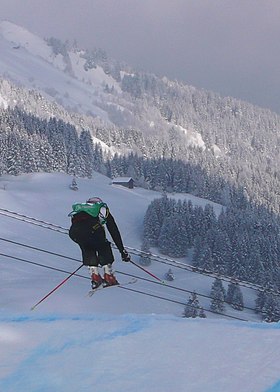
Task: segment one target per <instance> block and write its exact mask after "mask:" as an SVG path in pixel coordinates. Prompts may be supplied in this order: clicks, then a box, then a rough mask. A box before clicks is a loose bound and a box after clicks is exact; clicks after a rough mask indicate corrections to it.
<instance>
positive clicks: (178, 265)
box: [0, 208, 280, 321]
mask: <svg viewBox="0 0 280 392" xmlns="http://www.w3.org/2000/svg"><path fill="white" fill-rule="evenodd" d="M0 214H2V215H5V216H7V217H10V218H14V219H20V220H23V221H24V222H26V223H31V224H35V225H40V226H42V227H43V228H49V229H51V230H54V231H59V232H60V233H63V234H68V229H66V228H63V227H62V226H59V225H55V224H53V223H50V222H45V221H43V220H39V219H36V218H32V217H29V216H27V215H23V214H19V213H17V212H14V211H10V210H7V209H2V208H0ZM0 240H2V241H6V242H10V243H12V244H15V245H20V246H24V247H27V248H30V249H33V250H37V251H41V252H45V253H48V254H51V255H55V256H58V257H63V258H66V259H69V260H73V261H78V262H80V260H78V259H75V258H72V257H70V256H64V255H61V254H58V253H55V252H51V251H48V250H43V249H40V248H38V247H33V246H30V245H26V244H22V243H19V242H17V241H12V240H9V239H5V238H0ZM112 245H113V246H114V244H112ZM127 249H130V252H131V253H132V254H136V255H137V256H140V255H142V254H144V255H145V256H149V257H151V258H152V259H153V260H155V261H158V262H162V263H164V264H168V265H172V266H173V267H176V268H181V269H186V270H188V271H190V272H197V273H199V274H203V272H204V273H205V272H206V275H207V272H208V273H210V274H211V276H210V275H208V276H210V277H212V278H213V277H217V278H219V279H221V280H225V281H227V282H230V281H232V278H230V277H225V276H223V275H219V274H215V273H211V272H210V271H205V270H203V272H202V271H199V270H200V269H199V268H196V267H193V266H191V265H188V264H183V263H180V262H177V261H175V260H172V259H168V258H165V257H162V256H159V255H153V254H151V253H149V252H143V251H140V250H138V249H135V248H129V247H127ZM1 255H3V256H4V254H1ZM174 263H175V264H174ZM34 264H35V263H34ZM61 272H62V271H61ZM117 272H118V273H122V272H120V271H117ZM123 274H124V273H123ZM213 275H215V276H213ZM131 276H133V275H131ZM140 279H143V280H147V281H150V280H148V279H145V278H140ZM235 281H237V282H238V283H241V284H240V285H242V283H245V284H247V283H248V285H249V286H245V287H247V288H249V289H253V290H258V291H261V292H264V291H268V292H271V293H272V294H274V295H280V292H275V291H274V290H265V289H264V288H263V287H261V286H258V285H254V284H252V285H253V286H257V287H251V283H249V282H240V281H239V280H237V279H236V280H235ZM150 282H152V283H157V284H161V283H158V282H155V281H150ZM165 286H166V287H170V288H172V289H175V290H176V289H177V290H181V291H185V292H188V293H192V292H193V291H190V290H186V289H182V288H178V287H174V286H171V285H166V284H165ZM196 294H197V295H198V296H202V297H206V298H210V299H211V297H209V296H206V295H204V294H200V293H196ZM212 299H213V298H212ZM224 302H226V301H224ZM226 303H227V302H226ZM182 304H184V305H186V304H185V303H182ZM244 308H245V309H248V310H253V311H254V310H255V309H253V308H250V307H246V306H244ZM205 310H206V311H209V310H207V309H205ZM213 313H215V312H213ZM260 313H261V312H260ZM226 316H228V315H226ZM244 321H245V320H244Z"/></svg>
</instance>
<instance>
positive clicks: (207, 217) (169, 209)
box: [143, 196, 280, 289]
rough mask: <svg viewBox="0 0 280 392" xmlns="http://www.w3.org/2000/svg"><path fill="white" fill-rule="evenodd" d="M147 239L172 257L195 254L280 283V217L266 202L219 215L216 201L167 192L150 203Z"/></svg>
mask: <svg viewBox="0 0 280 392" xmlns="http://www.w3.org/2000/svg"><path fill="white" fill-rule="evenodd" d="M171 238H172V241H171V240H170V239H171ZM143 242H144V243H145V244H146V248H147V247H148V246H149V247H150V246H156V247H158V248H159V250H160V251H161V253H163V254H165V255H168V256H171V257H186V256H188V255H192V257H191V260H192V264H193V265H194V266H197V267H200V268H202V269H206V270H208V271H214V272H217V273H220V274H224V275H228V276H231V277H233V278H237V279H241V280H246V281H249V282H252V283H257V284H260V285H261V286H266V285H267V284H270V285H273V287H274V288H275V289H278V288H279V286H280V265H279V263H280V221H279V217H276V216H275V215H274V214H272V213H270V212H268V211H267V210H266V209H264V208H262V207H252V206H251V205H250V204H249V203H247V205H246V206H244V208H243V209H237V208H233V207H228V208H225V209H224V210H222V212H221V213H220V214H219V215H218V216H217V215H216V214H215V212H214V210H213V207H212V206H211V205H210V204H207V205H206V206H205V207H204V208H202V207H198V206H193V204H192V202H191V201H188V202H187V201H184V202H182V201H180V200H179V201H175V200H174V199H169V198H167V197H166V196H163V197H162V198H160V199H155V200H154V201H152V202H151V204H150V205H149V207H148V209H147V212H146V215H145V218H144V231H143Z"/></svg>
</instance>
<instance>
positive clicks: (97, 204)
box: [69, 197, 130, 289]
mask: <svg viewBox="0 0 280 392" xmlns="http://www.w3.org/2000/svg"><path fill="white" fill-rule="evenodd" d="M72 210H73V211H72V212H70V214H69V216H71V223H72V224H71V227H70V230H69V237H70V238H71V239H72V240H73V241H74V242H76V243H77V244H78V245H79V246H80V248H81V251H82V261H83V264H84V265H86V266H88V268H89V272H90V276H91V285H92V288H93V289H95V288H97V287H99V286H100V285H103V286H104V287H106V286H113V285H117V284H119V283H118V281H117V279H116V277H115V275H114V273H113V270H112V264H113V262H114V256H113V252H112V248H111V243H110V242H109V241H108V240H107V238H106V233H105V228H104V225H106V227H107V229H108V231H109V233H110V235H111V237H112V240H113V241H114V243H115V245H116V246H117V248H118V250H119V252H120V254H121V257H122V260H123V261H130V255H129V254H128V252H127V251H126V250H125V248H124V246H123V242H122V238H121V234H120V231H119V229H118V226H117V224H116V222H115V219H114V218H113V216H112V214H111V213H110V211H109V208H108V206H107V204H106V203H104V202H103V201H102V200H101V199H100V198H99V197H91V198H90V199H88V200H87V202H86V203H75V204H73V206H72ZM99 266H101V267H104V275H103V278H102V277H101V275H100V273H99Z"/></svg>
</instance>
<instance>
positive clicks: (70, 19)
mask: <svg viewBox="0 0 280 392" xmlns="http://www.w3.org/2000/svg"><path fill="white" fill-rule="evenodd" d="M0 15H1V16H0V19H8V20H10V21H11V22H15V23H17V24H20V25H22V26H24V27H26V28H28V29H29V30H31V31H32V32H34V33H37V34H38V35H40V36H42V37H50V36H54V37H57V38H61V39H63V40H66V39H70V40H71V39H76V40H77V41H78V43H79V44H80V45H82V46H84V47H87V48H89V49H90V48H93V47H100V48H103V49H105V51H106V52H107V54H108V55H109V56H110V57H114V58H116V59H118V60H123V61H124V62H126V63H128V64H130V65H132V66H134V67H136V68H137V69H140V70H144V71H148V72H153V73H156V74H157V75H159V76H163V75H165V76H167V77H169V78H171V79H178V80H181V81H184V82H185V83H187V84H191V85H193V86H196V87H202V88H205V89H209V90H213V91H216V92H219V93H221V94H222V95H230V96H233V97H237V98H241V99H244V100H247V101H249V102H252V103H254V104H257V105H260V106H263V107H269V108H271V109H272V110H275V111H277V112H279V113H280V0H0Z"/></svg>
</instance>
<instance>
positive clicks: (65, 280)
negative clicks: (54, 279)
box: [30, 264, 83, 310]
mask: <svg viewBox="0 0 280 392" xmlns="http://www.w3.org/2000/svg"><path fill="white" fill-rule="evenodd" d="M82 267H83V264H82V265H80V267H79V268H77V269H76V270H75V271H74V272H72V273H71V274H70V275H68V276H67V278H65V279H64V280H63V281H62V282H60V283H59V284H58V285H57V286H56V287H55V288H54V289H52V291H50V292H49V293H48V294H46V295H45V296H44V297H43V298H42V299H40V301H38V302H37V303H36V304H35V305H33V306H32V308H31V309H30V310H34V309H35V308H36V306H38V305H39V304H40V303H41V302H43V301H44V300H45V299H46V298H48V297H49V296H50V295H51V294H52V293H53V292H54V291H55V290H57V289H58V288H59V287H60V286H62V285H63V284H64V283H65V282H67V280H68V279H70V278H71V276H73V275H75V273H76V272H78V271H79V269H81V268H82Z"/></svg>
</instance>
